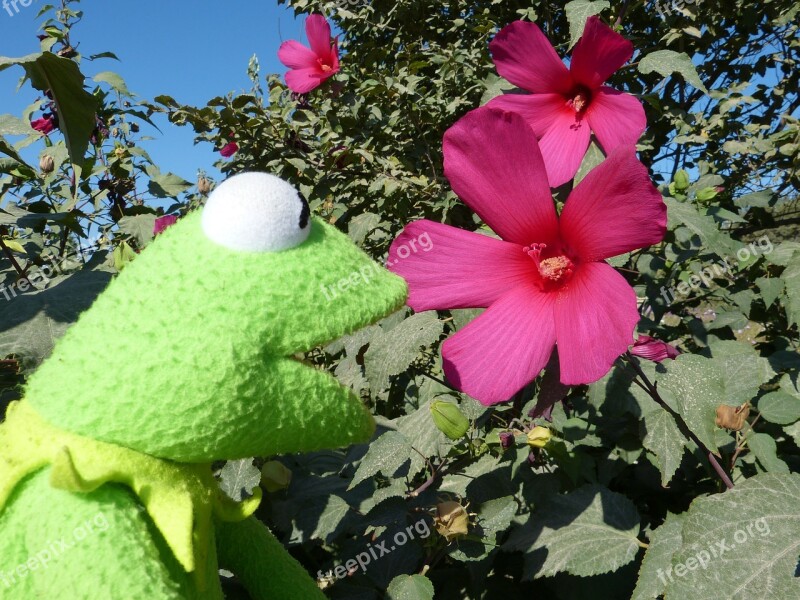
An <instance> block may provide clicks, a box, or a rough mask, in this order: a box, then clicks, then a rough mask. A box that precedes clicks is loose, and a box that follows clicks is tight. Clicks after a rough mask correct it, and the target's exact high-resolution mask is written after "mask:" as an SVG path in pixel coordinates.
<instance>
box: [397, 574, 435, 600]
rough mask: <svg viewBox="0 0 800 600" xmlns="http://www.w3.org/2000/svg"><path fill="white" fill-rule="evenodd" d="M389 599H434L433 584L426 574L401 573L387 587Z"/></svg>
mask: <svg viewBox="0 0 800 600" xmlns="http://www.w3.org/2000/svg"><path fill="white" fill-rule="evenodd" d="M386 597H387V598H388V599H389V600H433V584H432V583H431V582H430V580H429V579H428V578H427V577H425V576H424V575H399V576H397V577H395V578H394V579H392V582H391V583H390V584H389V587H388V588H387V589H386Z"/></svg>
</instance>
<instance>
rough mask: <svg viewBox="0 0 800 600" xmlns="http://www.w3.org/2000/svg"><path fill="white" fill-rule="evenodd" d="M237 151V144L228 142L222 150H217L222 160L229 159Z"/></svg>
mask: <svg viewBox="0 0 800 600" xmlns="http://www.w3.org/2000/svg"><path fill="white" fill-rule="evenodd" d="M238 151H239V144H237V143H236V142H228V143H227V144H225V145H224V146H223V147H222V148H220V149H219V153H220V154H222V156H223V157H224V158H230V157H231V156H233V155H234V154H236V153H237V152H238Z"/></svg>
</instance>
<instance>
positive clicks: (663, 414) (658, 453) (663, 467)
mask: <svg viewBox="0 0 800 600" xmlns="http://www.w3.org/2000/svg"><path fill="white" fill-rule="evenodd" d="M653 404H654V406H653V408H652V410H650V411H648V412H646V413H645V414H644V415H643V416H642V428H643V429H644V431H645V434H644V436H643V437H642V445H643V446H644V447H645V448H647V450H649V451H650V452H652V453H653V454H654V455H655V460H656V466H657V467H658V470H659V471H660V472H661V485H663V486H664V487H666V486H667V485H669V482H670V480H671V479H672V477H673V475H675V471H677V470H678V467H679V466H680V465H681V460H682V459H683V453H684V451H685V450H686V446H687V439H686V436H684V435H683V433H681V430H680V429H679V428H678V424H677V423H676V422H675V417H673V416H672V415H671V414H670V413H669V412H667V411H666V410H664V409H663V408H661V407H660V406H658V405H656V404H655V403H653Z"/></svg>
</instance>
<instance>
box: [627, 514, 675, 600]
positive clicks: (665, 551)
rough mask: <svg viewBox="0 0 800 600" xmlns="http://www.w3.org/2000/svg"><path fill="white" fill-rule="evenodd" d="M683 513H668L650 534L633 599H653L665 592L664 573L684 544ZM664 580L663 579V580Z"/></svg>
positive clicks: (670, 566)
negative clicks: (682, 532) (682, 534)
mask: <svg viewBox="0 0 800 600" xmlns="http://www.w3.org/2000/svg"><path fill="white" fill-rule="evenodd" d="M682 528H683V515H675V514H672V513H670V514H668V515H667V519H666V521H664V523H663V524H662V525H661V526H660V527H658V528H656V529H655V530H653V532H652V533H651V534H650V544H649V545H648V548H647V552H645V555H644V559H642V566H641V568H640V569H639V579H638V581H637V582H636V589H635V590H634V591H633V596H632V597H631V600H653V599H654V598H658V597H659V596H661V594H663V593H664V589H665V588H666V584H667V582H666V580H663V579H664V577H663V573H665V572H666V571H668V570H669V569H670V568H672V557H673V556H674V555H675V553H676V552H678V551H679V550H680V549H681V547H682V545H683V537H682V536H681V529H682ZM662 580H663V581H662Z"/></svg>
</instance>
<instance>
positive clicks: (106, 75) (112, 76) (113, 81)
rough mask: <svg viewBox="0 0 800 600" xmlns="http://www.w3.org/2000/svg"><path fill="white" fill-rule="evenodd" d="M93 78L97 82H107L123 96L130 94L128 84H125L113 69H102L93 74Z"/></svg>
mask: <svg viewBox="0 0 800 600" xmlns="http://www.w3.org/2000/svg"><path fill="white" fill-rule="evenodd" d="M93 79H94V80H95V81H96V82H97V83H107V84H108V85H110V86H111V87H112V88H113V89H114V90H116V91H117V92H119V93H120V94H122V95H123V96H130V95H131V93H130V91H129V90H128V86H127V85H125V80H124V79H123V78H122V77H121V76H120V75H119V74H117V73H114V71H103V72H102V73H98V74H97V75H95V76H94V77H93Z"/></svg>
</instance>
